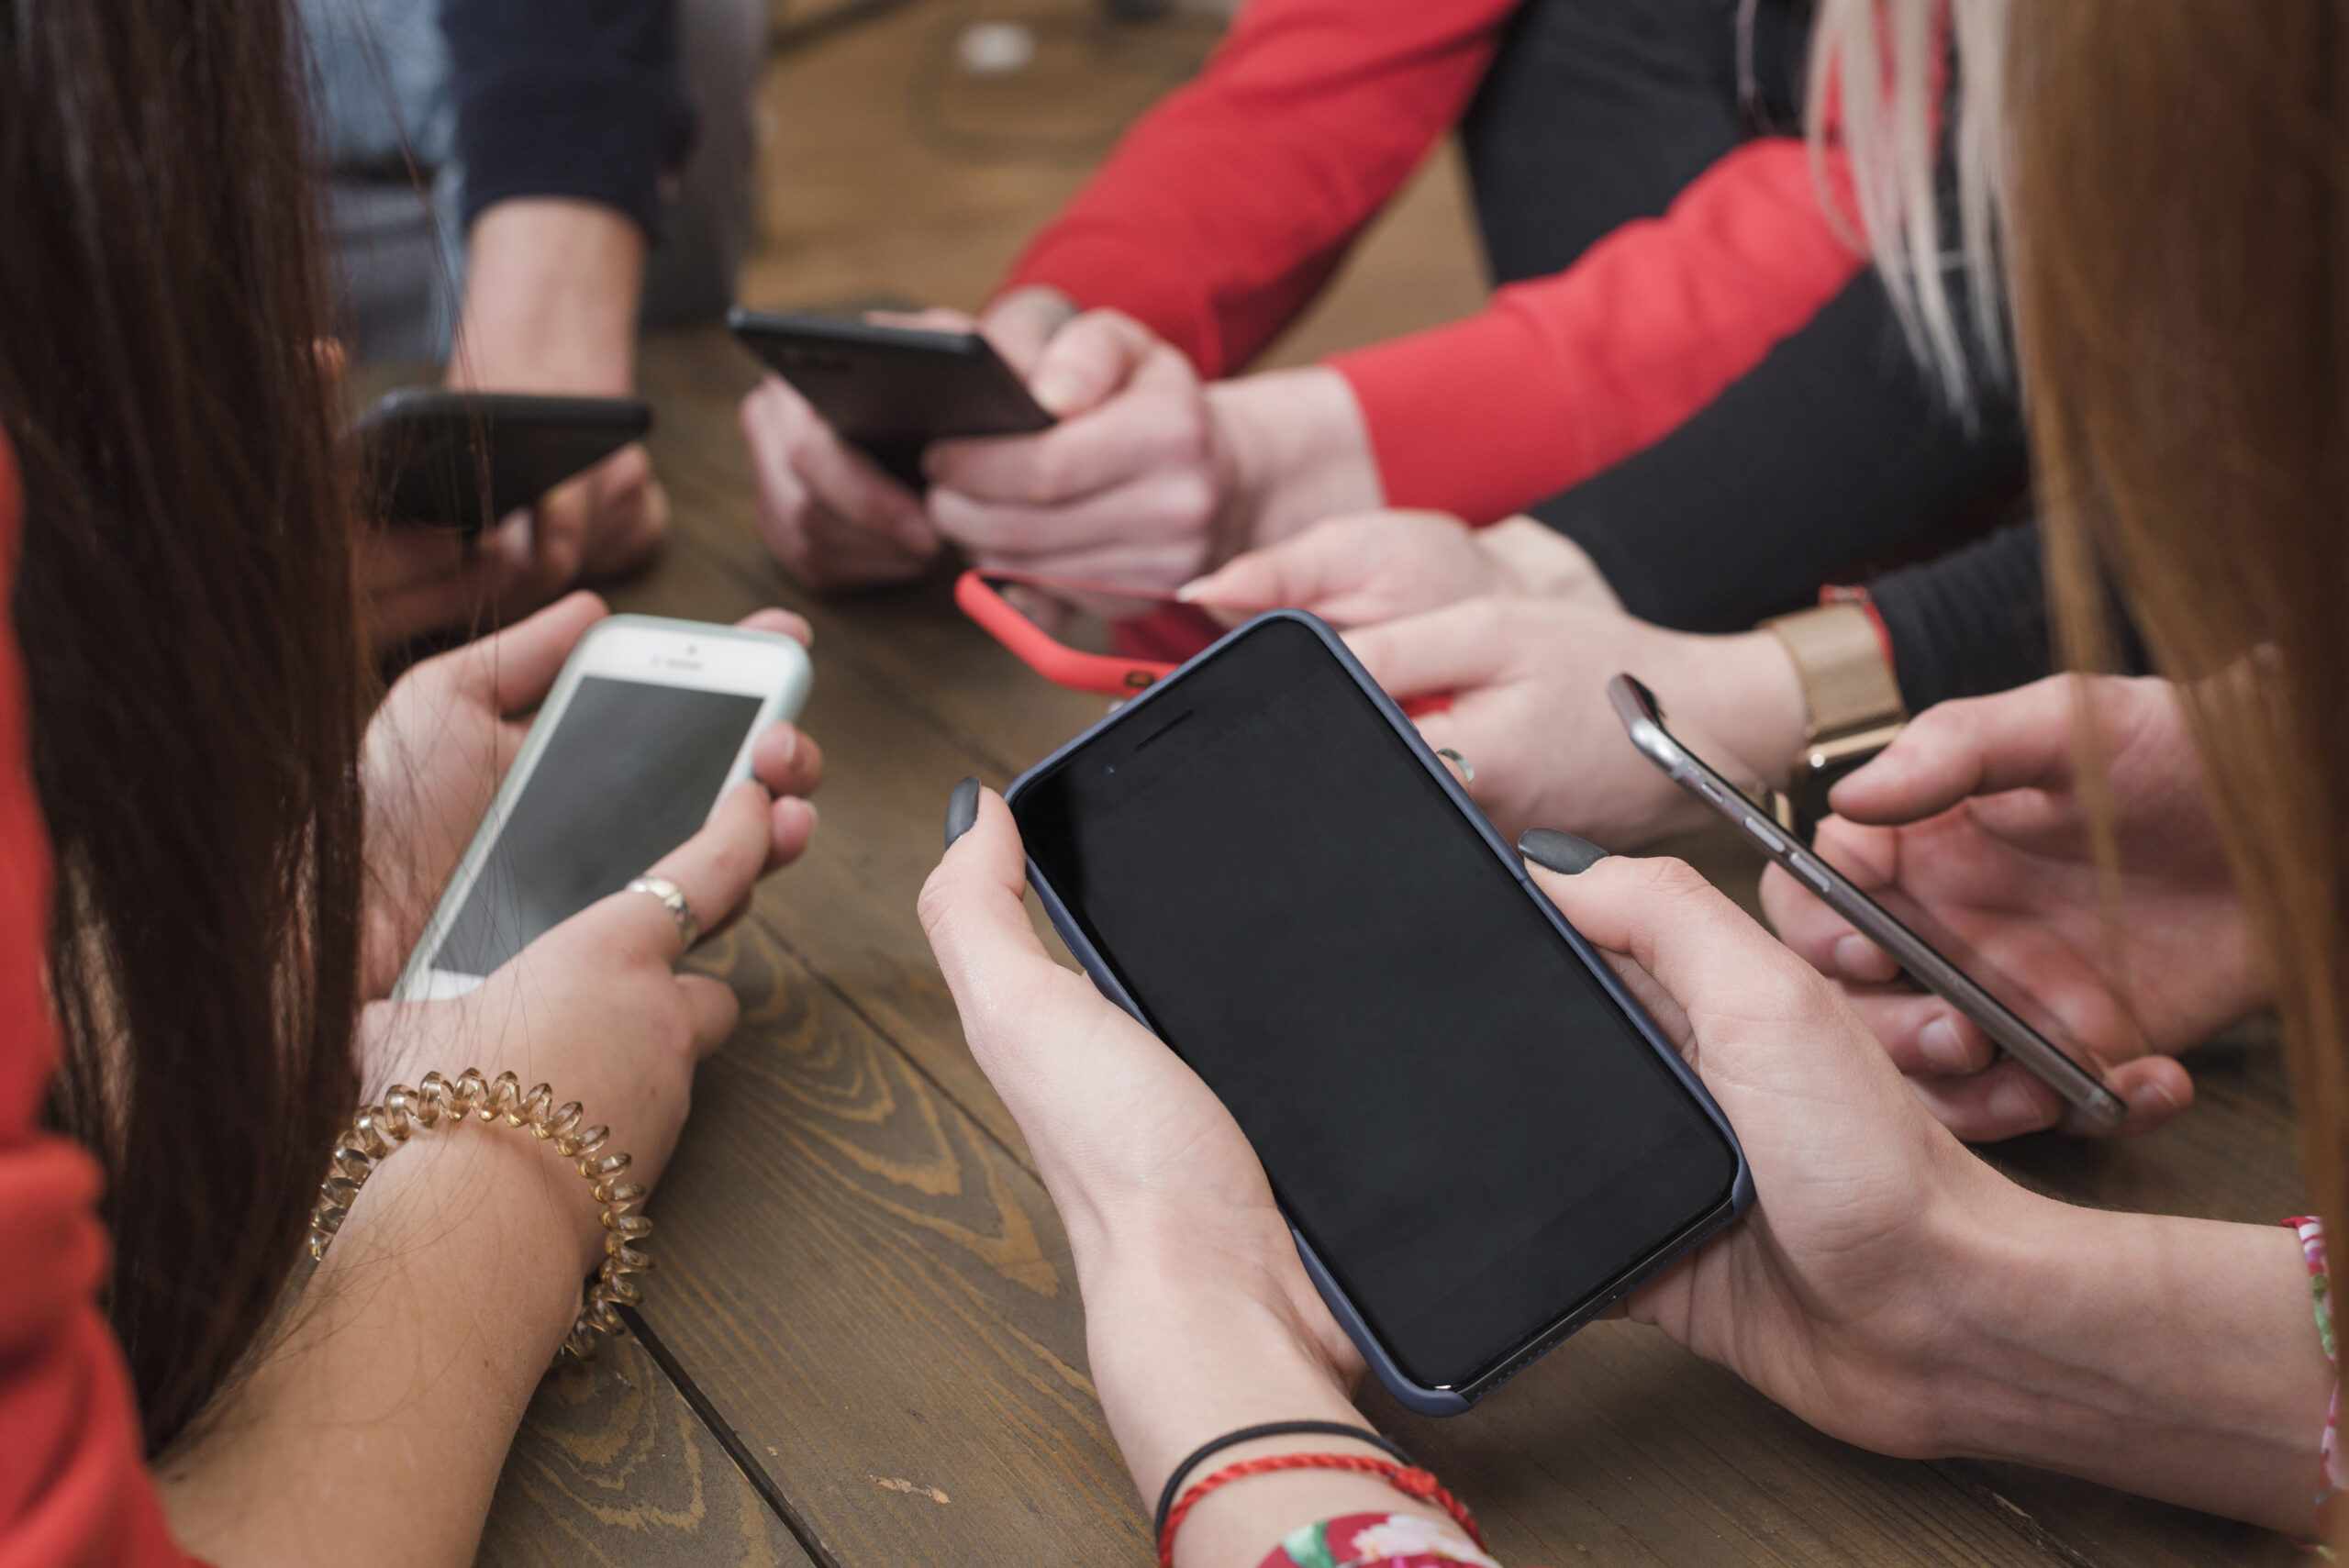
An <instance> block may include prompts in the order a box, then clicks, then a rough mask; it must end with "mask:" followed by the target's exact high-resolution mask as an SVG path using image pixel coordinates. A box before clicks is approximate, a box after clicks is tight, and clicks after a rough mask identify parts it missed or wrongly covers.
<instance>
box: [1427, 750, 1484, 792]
mask: <svg viewBox="0 0 2349 1568" xmlns="http://www.w3.org/2000/svg"><path fill="white" fill-rule="evenodd" d="M1435 754H1436V755H1437V756H1439V757H1449V758H1451V759H1452V760H1453V762H1457V763H1459V764H1460V777H1461V780H1462V782H1463V783H1465V784H1475V782H1476V764H1475V763H1474V762H1470V761H1469V760H1468V759H1467V758H1465V757H1464V756H1462V755H1461V754H1460V753H1459V752H1457V751H1453V749H1452V748H1451V747H1449V746H1439V747H1437V748H1436V750H1435Z"/></svg>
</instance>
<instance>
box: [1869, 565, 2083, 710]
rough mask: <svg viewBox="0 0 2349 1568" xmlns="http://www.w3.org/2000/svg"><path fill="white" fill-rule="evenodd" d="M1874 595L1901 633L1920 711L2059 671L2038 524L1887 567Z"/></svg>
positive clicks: (1897, 655) (1899, 667)
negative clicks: (2050, 629)
mask: <svg viewBox="0 0 2349 1568" xmlns="http://www.w3.org/2000/svg"><path fill="white" fill-rule="evenodd" d="M1868 594H1869V595H1870V596H1871V597H1873V598H1874V599H1875V600H1876V609H1877V611H1878V612H1879V613H1881V614H1882V615H1883V617H1884V628H1885V631H1886V632H1887V634H1888V635H1889V636H1890V637H1891V639H1892V667H1893V672H1894V673H1895V674H1896V675H1898V678H1899V681H1900V698H1901V700H1902V701H1903V702H1905V703H1907V704H1908V705H1909V712H1910V713H1921V712H1923V711H1924V710H1925V709H1926V708H1928V707H1931V706H1932V705H1933V704H1935V703H1937V702H1946V701H1948V700H1949V699H1950V698H1952V697H1971V696H1982V695H1987V694H1988V693H1991V692H2002V691H2006V690H2008V689H2009V687H2013V686H2020V685H2023V684H2026V683H2028V682H2032V681H2035V680H2038V679H2039V678H2040V677H2041V676H2043V675H2044V674H2046V673H2049V671H2050V670H2052V669H2053V668H2054V652H2053V647H2052V644H2051V643H2050V640H2049V637H2048V628H2047V585H2046V582H2045V580H2044V578H2043V575H2042V569H2041V564H2040V556H2039V525H2038V524H2037V523H2035V522H2030V523H2017V524H2015V525H2013V526H2012V527H2010V528H2000V529H1999V530H1998V532H1996V533H1994V534H1991V535H1989V536H1988V537H1987V538H1986V539H1976V541H1975V542H1974V543H1972V544H1969V545H1966V546H1965V547H1964V548H1963V549H1960V550H1952V551H1951V552H1950V553H1949V554H1947V555H1943V556H1939V557H1937V558H1935V559H1934V560H1932V561H1928V562H1923V563H1921V564H1920V565H1916V566H1904V567H1901V568H1899V569H1898V570H1897V571H1893V572H1887V573H1885V574H1884V575H1883V576H1881V577H1878V578H1876V580H1875V581H1874V582H1872V583H1870V584H1868Z"/></svg>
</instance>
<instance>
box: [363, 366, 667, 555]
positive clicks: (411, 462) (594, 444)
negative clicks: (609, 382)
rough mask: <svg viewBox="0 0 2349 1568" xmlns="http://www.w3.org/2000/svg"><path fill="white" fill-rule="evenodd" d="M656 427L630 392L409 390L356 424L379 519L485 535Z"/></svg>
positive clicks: (375, 407) (381, 403)
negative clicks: (607, 394) (574, 394)
mask: <svg viewBox="0 0 2349 1568" xmlns="http://www.w3.org/2000/svg"><path fill="white" fill-rule="evenodd" d="M651 428H652V410H651V408H650V407H648V406H646V405H645V404H644V403H643V402H641V401H640V400H639V399H637V398H633V397H557V396H552V395H539V394H536V393H512V392H451V391H448V390H446V389H444V388H440V387H406V388H403V389H402V390H400V391H397V392H393V393H389V394H386V395H384V397H382V398H380V399H379V400H377V401H376V402H375V403H374V404H373V406H370V407H369V408H368V409H367V410H366V411H365V412H364V413H362V414H361V415H360V416H359V417H358V418H357V419H356V420H355V421H353V422H352V425H351V432H350V439H351V440H354V441H356V442H357V443H358V444H359V449H360V462H361V464H362V472H363V473H365V475H366V484H367V494H368V496H369V497H370V499H371V502H372V505H373V516H374V517H377V518H379V519H381V520H383V521H384V522H390V523H402V524H408V525H414V526H420V527H429V528H452V529H455V530H456V531H458V532H460V533H467V534H473V533H479V532H480V531H481V530H482V529H484V528H490V527H493V526H494V525H495V524H496V523H497V522H498V520H499V519H500V518H503V517H507V516H508V515H510V514H511V513H513V512H516V511H518V510H519V509H520V508H522V507H524V506H529V504H530V503H531V502H533V501H536V500H537V499H538V498H539V497H540V496H541V495H545V494H546V493H547V492H548V491H550V490H551V489H553V488H554V487H555V486H556V485H558V484H562V482H563V481H564V480H566V479H571V478H573V477H575V476H577V475H579V474H581V473H585V472H586V471H587V470H588V469H590V468H593V467H594V466H595V465H596V464H597V463H598V462H602V461H603V460H604V459H606V458H607V457H609V456H611V455H612V453H614V452H616V451H618V450H620V448H622V447H624V446H626V445H628V444H629V442H630V441H635V440H641V439H643V438H644V435H645V433H646V432H647V431H649V430H651Z"/></svg>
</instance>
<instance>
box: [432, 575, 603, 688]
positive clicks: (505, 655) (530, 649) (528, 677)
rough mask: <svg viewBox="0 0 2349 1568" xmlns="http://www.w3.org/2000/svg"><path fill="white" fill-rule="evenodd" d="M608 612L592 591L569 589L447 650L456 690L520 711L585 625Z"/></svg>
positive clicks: (548, 683) (558, 668)
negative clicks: (532, 612)
mask: <svg viewBox="0 0 2349 1568" xmlns="http://www.w3.org/2000/svg"><path fill="white" fill-rule="evenodd" d="M609 613H610V611H609V610H608V609H607V608H606V607H605V605H604V601H603V600H602V599H600V598H598V597H597V596H596V595H594V594H588V593H578V594H571V595H566V596H564V597H562V598H561V599H558V600H556V601H555V602H554V603H553V604H551V605H549V606H547V607H546V608H545V609H542V610H540V611H539V612H538V613H537V614H535V615H530V616H526V617H523V618H522V619H520V620H518V621H517V622H515V623H514V624H513V625H512V626H509V627H507V628H504V629H503V630H500V631H497V632H495V633H493V634H491V635H490V636H488V637H484V638H483V639H481V640H479V641H477V642H473V643H468V644H467V645H466V646H464V647H463V648H461V649H459V650H458V651H456V652H454V653H451V654H450V655H448V657H449V658H451V659H452V660H454V661H455V662H456V665H457V669H456V677H457V686H458V689H459V690H460V691H462V692H463V693H464V694H465V695H468V696H471V697H473V698H475V699H476V700H480V701H485V702H486V703H487V704H488V705H489V706H491V707H492V708H493V709H494V710H495V711H496V712H497V713H499V714H509V713H521V712H524V711H527V710H528V709H530V708H533V707H536V706H538V705H539V704H540V703H541V702H543V701H544V700H546V695H547V693H548V691H549V690H551V688H552V687H553V685H554V678H555V676H556V675H557V674H559V673H562V662H563V661H564V660H566V659H568V658H570V657H571V651H572V650H573V648H576V647H577V646H579V639H581V638H583V637H584V636H586V635H587V629H588V628H590V627H592V626H594V625H595V624H596V622H597V621H599V620H602V619H603V618H604V617H605V616H607V615H608V614H609Z"/></svg>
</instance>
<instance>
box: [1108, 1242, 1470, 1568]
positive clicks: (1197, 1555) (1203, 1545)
mask: <svg viewBox="0 0 2349 1568" xmlns="http://www.w3.org/2000/svg"><path fill="white" fill-rule="evenodd" d="M1281 1240H1282V1242H1283V1244H1284V1245H1285V1246H1286V1245H1290V1244H1289V1243H1288V1241H1287V1238H1286V1234H1284V1235H1283V1236H1282V1238H1281ZM1210 1255H1223V1256H1230V1255H1231V1254H1230V1253H1228V1252H1223V1251H1221V1250H1220V1249H1216V1248H1212V1247H1210V1246H1209V1245H1208V1244H1207V1243H1206V1242H1204V1241H1202V1240H1194V1241H1193V1243H1192V1244H1191V1245H1190V1246H1189V1247H1187V1248H1183V1249H1180V1250H1172V1249H1167V1248H1162V1247H1158V1246H1155V1245H1149V1246H1128V1247H1124V1248H1122V1249H1119V1250H1118V1252H1117V1255H1116V1256H1114V1257H1108V1258H1101V1259H1097V1261H1096V1263H1095V1266H1093V1267H1092V1268H1089V1269H1086V1268H1083V1267H1082V1266H1081V1267H1080V1273H1081V1274H1082V1277H1083V1282H1084V1294H1085V1334H1086V1345H1087V1349H1088V1352H1089V1355H1090V1360H1091V1362H1092V1370H1093V1375H1094V1381H1095V1383H1096V1385H1097V1387H1098V1388H1099V1390H1100V1394H1101V1402H1102V1407H1103V1408H1104V1409H1105V1410H1106V1411H1107V1412H1108V1418H1109V1425H1110V1429H1111V1431H1112V1432H1113V1433H1114V1434H1115V1435H1116V1437H1117V1440H1118V1445H1119V1450H1120V1451H1122V1452H1123V1453H1124V1454H1125V1456H1126V1462H1127V1465H1128V1467H1129V1469H1130V1471H1131V1472H1132V1473H1133V1477H1134V1483H1135V1486H1136V1488H1137V1490H1138V1491H1139V1493H1140V1495H1141V1500H1142V1502H1143V1504H1144V1505H1145V1506H1154V1505H1155V1504H1156V1502H1157V1500H1158V1498H1159V1496H1160V1494H1161V1493H1162V1492H1163V1490H1164V1488H1165V1486H1166V1484H1167V1482H1168V1480H1169V1479H1170V1478H1173V1476H1174V1473H1175V1467H1176V1466H1177V1465H1178V1464H1180V1463H1181V1462H1182V1461H1183V1460H1184V1459H1185V1458H1186V1457H1187V1456H1188V1455H1190V1454H1191V1453H1192V1452H1193V1451H1196V1450H1197V1449H1198V1448H1199V1447H1200V1446H1201V1445H1202V1444H1204V1443H1206V1442H1208V1441H1209V1440H1213V1439H1215V1438H1218V1437H1221V1436H1223V1435H1224V1434H1226V1433H1229V1432H1233V1431H1238V1430H1240V1429H1243V1428H1248V1427H1253V1426H1259V1425H1264V1424H1266V1423H1270V1422H1275V1421H1295V1420H1318V1421H1330V1422H1334V1423H1338V1424H1341V1425H1346V1426H1366V1425H1367V1424H1368V1423H1367V1422H1366V1421H1365V1420H1364V1418H1363V1416H1362V1414H1361V1412H1360V1411H1359V1410H1357V1409H1356V1408H1355V1407H1354V1406H1353V1401H1352V1399H1351V1398H1350V1397H1349V1396H1348V1393H1347V1385H1348V1383H1349V1381H1350V1378H1349V1377H1348V1375H1347V1372H1346V1370H1345V1369H1344V1368H1342V1367H1341V1366H1340V1365H1339V1364H1338V1362H1337V1361H1336V1359H1335V1357H1334V1356H1333V1355H1332V1353H1331V1349H1330V1346H1328V1345H1327V1344H1325V1343H1323V1342H1321V1340H1320V1338H1319V1336H1318V1335H1317V1334H1316V1333H1315V1332H1314V1330H1313V1329H1311V1328H1309V1327H1308V1326H1307V1325H1306V1323H1305V1322H1304V1321H1303V1319H1302V1315H1301V1314H1300V1313H1299V1312H1297V1310H1295V1307H1294V1304H1293V1303H1292V1302H1291V1300H1290V1299H1289V1297H1288V1294H1287V1292H1286V1291H1285V1290H1283V1289H1281V1288H1279V1287H1278V1286H1277V1285H1275V1286H1272V1287H1271V1288H1269V1289H1268V1288H1266V1287H1265V1285H1264V1284H1263V1283H1261V1282H1251V1281H1247V1280H1244V1279H1233V1278H1230V1277H1228V1276H1226V1275H1223V1274H1221V1273H1218V1272H1213V1271H1207V1270H1203V1269H1202V1268H1201V1266H1200V1265H1201V1263H1202V1262H1203V1261H1205V1260H1206V1259H1207V1258H1208V1257H1209V1256H1210ZM1288 1255H1289V1256H1290V1257H1292V1258H1293V1257H1294V1251H1293V1248H1292V1250H1291V1251H1290V1252H1289V1254H1288ZM1292 1272H1294V1273H1296V1274H1297V1286H1299V1287H1301V1288H1305V1289H1307V1290H1308V1292H1309V1288H1310V1287H1309V1286H1305V1285H1304V1281H1303V1274H1302V1271H1301V1270H1296V1271H1292ZM1314 1310H1315V1311H1316V1312H1317V1313H1318V1312H1319V1307H1318V1306H1317V1307H1315V1308H1314ZM1330 1332H1331V1333H1333V1334H1334V1332H1335V1330H1334V1328H1332V1329H1330ZM1306 1452H1314V1453H1324V1452H1340V1453H1353V1452H1359V1453H1362V1454H1364V1455H1365V1456H1370V1457H1375V1458H1384V1457H1386V1455H1384V1454H1382V1453H1381V1452H1380V1451H1379V1450H1377V1449H1376V1448H1375V1446H1374V1445H1372V1444H1369V1443H1367V1442H1364V1441H1361V1440H1355V1439H1351V1438H1345V1437H1340V1436H1332V1435H1319V1434H1316V1435H1309V1436H1308V1435H1296V1436H1281V1437H1272V1438H1262V1439H1256V1440H1252V1441H1249V1442H1246V1443H1241V1444H1235V1445H1233V1446H1232V1447H1230V1448H1228V1449H1224V1450H1220V1451H1218V1452H1217V1453H1216V1454H1214V1455H1213V1457H1212V1458H1210V1459H1209V1460H1208V1461H1207V1462H1205V1463H1203V1464H1201V1465H1199V1466H1198V1467H1197V1468H1196V1469H1194V1470H1191V1471H1189V1472H1187V1473H1184V1474H1183V1475H1182V1476H1181V1477H1180V1481H1181V1485H1182V1487H1183V1488H1185V1489H1187V1488H1188V1487H1189V1486H1191V1485H1195V1484H1196V1483H1197V1482H1198V1481H1200V1480H1202V1479H1204V1478H1205V1477H1206V1476H1208V1475H1209V1474H1212V1473H1215V1472H1216V1471H1217V1470H1219V1469H1221V1468H1223V1467H1224V1466H1226V1465H1229V1464H1233V1463H1238V1462H1244V1461H1246V1460H1249V1459H1253V1458H1257V1457H1260V1456H1263V1455H1267V1454H1276V1453H1306ZM1353 1513H1408V1514H1415V1515H1423V1516H1425V1517H1427V1518H1437V1519H1441V1518H1445V1517H1446V1516H1444V1515H1443V1513H1442V1510H1441V1509H1439V1508H1436V1507H1434V1506H1432V1505H1430V1504H1424V1503H1421V1502H1419V1501H1417V1500H1415V1499H1413V1498H1410V1497H1408V1496H1405V1495H1404V1494H1402V1493H1400V1492H1398V1491H1397V1490H1395V1489H1394V1488H1392V1487H1391V1486H1389V1485H1386V1483H1385V1482H1384V1481H1383V1480H1380V1479H1378V1478H1376V1477H1375V1476H1368V1475H1361V1474H1353V1473H1342V1472H1330V1471H1297V1472H1282V1473H1272V1474H1261V1475H1252V1476H1249V1477H1246V1478H1245V1479H1243V1480H1241V1481H1237V1482H1234V1483H1232V1484H1230V1485H1225V1486H1222V1487H1219V1488H1218V1489H1217V1490H1216V1491H1214V1492H1212V1493H1211V1494H1209V1495H1208V1496H1207V1497H1206V1498H1205V1499H1204V1500H1202V1501H1201V1503H1200V1504H1199V1505H1198V1506H1197V1508H1196V1509H1194V1510H1193V1512H1192V1513H1191V1514H1190V1516H1189V1517H1188V1518H1186V1521H1185V1522H1184V1524H1183V1527H1182V1529H1181V1531H1180V1533H1179V1535H1178V1536H1177V1538H1176V1543H1175V1546H1176V1562H1177V1563H1178V1565H1180V1568H1200V1565H1204V1564H1210V1563H1212V1564H1218V1565H1221V1568H1229V1565H1231V1564H1241V1563H1248V1562H1255V1561H1257V1560H1258V1559H1260V1558H1262V1557H1263V1556H1264V1554H1265V1553H1267V1552H1268V1551H1271V1550H1272V1549H1273V1547H1274V1546H1275V1544H1277V1543H1278V1542H1279V1540H1280V1539H1281V1538H1282V1537H1283V1536H1284V1535H1286V1534H1287V1533H1288V1532H1289V1531H1290V1530H1293V1529H1297V1528H1298V1527H1299V1526H1302V1525H1308V1524H1311V1523H1314V1522H1316V1521H1318V1520H1320V1519H1325V1518H1336V1517H1338V1516H1340V1515H1343V1514H1353Z"/></svg>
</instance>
